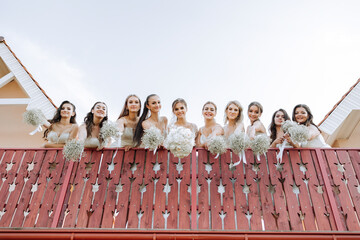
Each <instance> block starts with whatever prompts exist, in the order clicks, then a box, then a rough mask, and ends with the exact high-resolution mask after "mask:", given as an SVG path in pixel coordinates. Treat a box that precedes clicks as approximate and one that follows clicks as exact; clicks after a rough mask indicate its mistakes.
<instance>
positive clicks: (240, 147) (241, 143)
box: [229, 132, 250, 167]
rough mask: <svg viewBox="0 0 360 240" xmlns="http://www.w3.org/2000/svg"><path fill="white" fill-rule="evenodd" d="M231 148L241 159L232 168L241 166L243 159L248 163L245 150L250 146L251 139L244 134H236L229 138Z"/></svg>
mask: <svg viewBox="0 0 360 240" xmlns="http://www.w3.org/2000/svg"><path fill="white" fill-rule="evenodd" d="M229 146H230V149H231V150H232V151H233V152H234V153H236V154H238V155H239V157H240V160H239V161H238V162H236V163H234V164H232V166H230V167H235V166H237V165H239V164H240V163H241V159H243V161H244V163H246V157H245V149H246V148H248V147H249V146H250V139H249V137H248V136H247V135H246V134H245V133H244V132H240V133H234V134H232V135H231V136H230V137H229ZM240 154H241V155H240Z"/></svg>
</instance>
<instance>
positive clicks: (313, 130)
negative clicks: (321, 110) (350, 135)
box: [285, 104, 330, 148]
mask: <svg viewBox="0 0 360 240" xmlns="http://www.w3.org/2000/svg"><path fill="white" fill-rule="evenodd" d="M292 120H293V121H295V122H297V123H298V124H301V125H304V126H306V127H307V128H308V130H309V138H308V141H307V143H306V144H302V145H301V146H300V145H299V144H294V143H293V142H292V141H291V138H290V136H288V134H286V135H285V138H286V140H287V141H288V142H289V143H290V144H291V145H293V146H294V147H306V148H328V147H330V146H329V145H328V144H326V143H325V140H324V138H323V136H322V135H321V131H320V129H319V128H318V126H316V125H315V123H314V122H313V115H312V113H311V111H310V108H309V107H308V106H307V105H305V104H298V105H296V106H295V107H294V110H293V114H292Z"/></svg>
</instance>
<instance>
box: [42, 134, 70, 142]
mask: <svg viewBox="0 0 360 240" xmlns="http://www.w3.org/2000/svg"><path fill="white" fill-rule="evenodd" d="M69 137H70V133H62V134H60V136H59V135H58V134H57V133H56V132H54V131H51V132H49V133H48V135H47V137H46V139H47V140H48V142H49V143H65V142H66V141H67V140H68V139H69Z"/></svg>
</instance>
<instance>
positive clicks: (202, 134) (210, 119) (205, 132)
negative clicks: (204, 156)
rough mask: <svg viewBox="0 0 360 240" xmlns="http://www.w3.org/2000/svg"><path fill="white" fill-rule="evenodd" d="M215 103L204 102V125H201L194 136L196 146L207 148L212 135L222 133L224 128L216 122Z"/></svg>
mask: <svg viewBox="0 0 360 240" xmlns="http://www.w3.org/2000/svg"><path fill="white" fill-rule="evenodd" d="M216 111H217V108H216V105H215V103H213V102H210V101H209V102H206V103H205V104H204V106H203V109H202V114H203V117H204V121H205V126H203V127H201V128H200V130H199V132H198V135H197V137H196V141H195V142H196V146H197V147H202V148H207V145H208V143H209V140H210V139H211V138H212V137H214V136H219V135H224V129H223V128H222V127H221V126H220V124H218V123H216V121H215V116H216Z"/></svg>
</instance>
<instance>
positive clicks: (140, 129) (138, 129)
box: [133, 94, 157, 146]
mask: <svg viewBox="0 0 360 240" xmlns="http://www.w3.org/2000/svg"><path fill="white" fill-rule="evenodd" d="M154 96H157V95H156V94H150V95H149V96H147V98H146V101H145V104H144V109H143V112H142V114H141V117H140V119H139V122H138V124H137V125H136V128H135V133H134V138H133V140H134V143H135V144H136V146H139V145H140V142H141V138H142V136H143V134H144V128H143V126H142V123H143V121H145V120H146V118H147V115H148V113H149V109H148V108H147V105H148V104H149V100H150V98H151V97H154Z"/></svg>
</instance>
